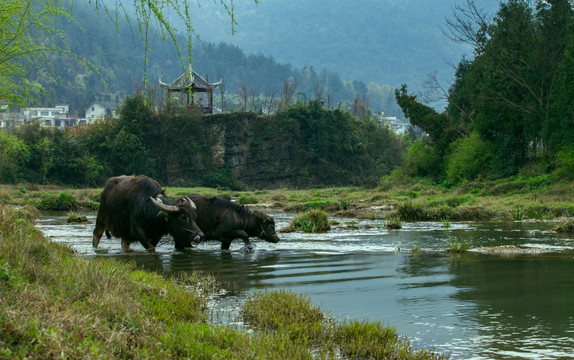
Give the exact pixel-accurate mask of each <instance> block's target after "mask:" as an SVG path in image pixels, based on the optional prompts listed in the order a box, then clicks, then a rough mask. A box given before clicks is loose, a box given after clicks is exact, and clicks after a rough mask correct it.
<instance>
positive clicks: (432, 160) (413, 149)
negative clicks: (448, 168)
mask: <svg viewBox="0 0 574 360" xmlns="http://www.w3.org/2000/svg"><path fill="white" fill-rule="evenodd" d="M405 167H406V169H407V172H408V174H410V175H411V176H415V177H417V176H422V177H424V176H437V175H438V174H439V173H440V170H441V160H440V155H439V153H438V151H437V150H436V149H435V148H434V146H433V145H432V144H431V143H430V142H429V141H427V140H419V141H415V142H413V143H412V144H411V146H409V149H408V152H407V158H406V161H405Z"/></svg>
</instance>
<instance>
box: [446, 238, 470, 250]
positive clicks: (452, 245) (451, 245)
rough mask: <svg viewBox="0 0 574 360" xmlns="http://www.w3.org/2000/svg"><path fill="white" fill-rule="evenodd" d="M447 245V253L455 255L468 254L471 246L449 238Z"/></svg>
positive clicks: (465, 242) (463, 241)
mask: <svg viewBox="0 0 574 360" xmlns="http://www.w3.org/2000/svg"><path fill="white" fill-rule="evenodd" d="M446 243H447V246H448V248H447V251H448V252H450V253H454V254H460V253H466V252H467V251H468V249H469V247H470V245H471V243H470V242H468V241H466V240H460V239H457V238H455V239H451V238H449V239H448V241H447V242H446Z"/></svg>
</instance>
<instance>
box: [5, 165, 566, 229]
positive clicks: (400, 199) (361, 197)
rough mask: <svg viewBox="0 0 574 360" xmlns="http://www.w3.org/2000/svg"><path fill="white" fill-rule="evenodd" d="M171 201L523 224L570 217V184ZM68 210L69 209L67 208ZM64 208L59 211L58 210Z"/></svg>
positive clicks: (62, 194)
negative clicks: (232, 200) (226, 201)
mask: <svg viewBox="0 0 574 360" xmlns="http://www.w3.org/2000/svg"><path fill="white" fill-rule="evenodd" d="M100 192H101V188H98V189H61V188H58V187H44V186H37V185H21V186H2V187H0V202H2V203H8V204H18V205H24V204H29V205H34V206H35V207H38V208H46V209H61V210H64V209H71V210H73V209H74V208H91V209H94V208H97V206H98V201H99V194H100ZM166 193H167V195H168V196H171V197H179V196H181V195H184V194H204V195H219V196H223V197H227V198H235V199H237V201H238V202H239V203H241V204H247V205H251V206H256V207H263V208H265V207H268V208H275V209H281V210H286V211H290V212H295V213H297V212H302V211H305V210H310V209H322V210H324V211H326V212H328V213H329V214H333V215H341V216H349V217H358V218H372V219H383V218H399V219H400V220H402V221H424V220H435V221H436V220H438V221H443V220H449V221H450V220H452V221H473V220H502V221H509V220H510V221H512V220H525V219H554V218H560V217H571V216H572V215H574V204H573V203H572V202H571V199H572V198H573V197H574V182H564V181H557V180H556V179H555V178H554V177H553V176H552V175H543V176H538V177H531V178H522V177H516V178H510V179H504V180H497V181H490V182H469V183H465V184H462V185H458V186H451V185H450V184H434V183H432V182H431V181H430V180H428V179H419V180H412V179H411V180H408V181H407V180H406V179H394V178H390V177H389V178H387V179H383V181H382V182H381V185H380V186H379V187H378V188H375V189H363V188H325V189H312V190H292V189H276V190H260V191H229V190H225V189H212V188H167V189H166ZM66 207H67V208H66ZM62 208H63V209H62Z"/></svg>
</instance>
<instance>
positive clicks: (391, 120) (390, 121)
mask: <svg viewBox="0 0 574 360" xmlns="http://www.w3.org/2000/svg"><path fill="white" fill-rule="evenodd" d="M374 116H375V118H377V119H378V120H379V121H380V122H382V123H383V124H385V125H387V126H388V127H389V129H391V130H392V131H393V132H394V133H395V134H398V135H404V134H406V133H407V131H408V130H409V127H410V126H411V125H410V124H409V123H405V122H402V121H400V120H399V119H397V117H396V116H387V115H385V113H384V112H382V111H381V113H380V114H375V115H374Z"/></svg>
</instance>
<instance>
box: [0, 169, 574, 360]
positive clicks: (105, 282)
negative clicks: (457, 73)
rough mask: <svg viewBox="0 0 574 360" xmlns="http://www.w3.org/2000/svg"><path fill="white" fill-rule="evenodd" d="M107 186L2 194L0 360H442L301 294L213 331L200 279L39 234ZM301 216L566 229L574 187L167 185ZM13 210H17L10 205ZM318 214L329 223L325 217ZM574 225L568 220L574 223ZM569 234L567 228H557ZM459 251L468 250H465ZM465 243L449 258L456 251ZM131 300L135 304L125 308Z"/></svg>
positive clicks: (92, 201) (532, 183) (248, 308)
mask: <svg viewBox="0 0 574 360" xmlns="http://www.w3.org/2000/svg"><path fill="white" fill-rule="evenodd" d="M100 191H101V189H70V188H67V189H63V188H59V187H55V186H38V185H20V186H2V187H1V188H0V201H1V202H2V203H3V205H2V206H1V207H0V216H1V224H0V282H1V283H2V284H1V285H2V286H1V287H0V289H1V290H0V291H1V292H2V294H1V296H2V299H4V301H3V302H2V304H1V305H0V306H1V307H0V309H1V315H0V335H1V336H0V344H1V345H2V346H1V347H2V351H1V352H0V358H30V357H32V358H59V357H61V356H65V357H69V358H93V357H100V358H116V357H120V358H179V357H188V358H211V357H213V356H215V355H216V354H217V356H220V357H225V358H292V359H295V358H316V357H319V358H381V357H384V358H403V359H410V358H417V359H435V358H444V357H445V356H444V355H441V354H436V353H435V352H434V351H432V350H426V349H423V350H415V349H413V348H412V347H411V346H410V344H409V342H408V340H406V339H403V338H401V337H400V336H399V335H398V334H397V333H396V331H395V330H394V329H393V328H388V327H385V326H383V325H381V324H380V323H377V322H374V323H371V322H368V321H362V322H361V321H343V322H341V321H337V320H336V319H332V318H331V317H330V316H329V315H328V314H326V313H324V312H322V311H321V310H320V309H319V308H317V307H315V306H313V305H312V304H311V303H310V301H309V299H308V298H306V297H305V296H304V295H297V294H293V293H292V292H290V291H287V290H280V291H273V292H262V293H256V294H254V295H253V296H252V297H251V298H249V299H248V300H247V301H246V302H245V304H243V305H242V306H241V310H240V311H239V314H238V316H239V317H240V319H241V321H243V322H244V324H245V326H246V327H247V328H250V329H254V331H255V332H253V333H248V332H246V331H241V330H236V329H233V328H230V327H226V326H221V325H214V324H213V323H212V322H210V320H211V319H210V312H209V310H208V306H207V303H208V300H209V298H210V296H212V295H213V293H214V291H215V290H216V289H217V284H216V283H215V281H214V280H213V279H212V278H210V277H205V276H199V275H197V274H193V275H189V276H185V277H183V278H178V279H164V278H162V277H160V276H158V275H156V274H151V273H146V272H144V271H140V270H137V269H136V268H135V267H134V266H133V265H129V264H128V265H126V264H122V263H119V262H116V261H110V260H105V259H83V258H80V257H78V256H76V255H74V253H73V250H72V249H70V248H67V247H65V246H62V245H59V244H55V243H51V242H49V241H48V240H47V239H45V238H44V237H43V236H42V235H41V233H40V232H39V231H37V230H36V229H35V228H34V227H33V222H34V219H35V218H36V216H38V210H37V209H38V208H43V209H57V210H60V211H75V210H78V209H96V208H97V206H98V203H97V201H98V198H99V193H100ZM166 192H167V194H168V196H172V197H173V196H179V195H181V194H186V193H201V194H205V195H219V196H223V197H227V198H236V199H237V201H238V202H239V203H242V204H245V205H248V206H256V207H270V208H278V209H283V210H287V211H290V212H296V213H305V212H310V211H313V213H315V214H329V215H333V216H345V217H348V216H354V217H359V218H361V217H363V218H370V219H379V218H380V219H393V221H397V220H396V219H399V221H415V220H435V221H442V222H443V224H445V223H450V221H460V220H498V221H514V220H524V219H555V218H561V217H564V219H565V221H564V223H565V224H567V223H568V222H570V220H569V219H570V216H571V215H572V213H573V211H574V205H572V204H571V203H569V202H568V201H567V199H571V198H572V193H573V192H574V184H573V183H572V182H565V181H556V179H553V178H552V177H551V176H550V175H548V176H541V177H537V178H518V177H517V178H511V179H506V180H505V181H501V180H500V181H494V182H476V183H465V184H463V185H460V186H458V187H448V186H444V184H443V185H437V184H433V183H431V182H430V181H429V180H418V181H411V182H410V185H406V184H401V182H400V181H397V179H394V178H393V177H387V178H384V179H383V181H382V182H381V185H380V186H379V187H378V188H375V189H363V188H326V189H314V190H288V189H277V190H263V191H252V192H248V191H242V192H236V191H230V190H226V189H212V188H167V189H166ZM13 205H18V206H13ZM320 217H323V216H320ZM570 223H571V222H570ZM571 229H572V227H571V225H570V227H568V226H567V225H565V226H562V231H571ZM463 245H464V244H463ZM461 249H462V246H457V247H456V248H452V245H451V251H461ZM126 299H130V300H129V301H126Z"/></svg>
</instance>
